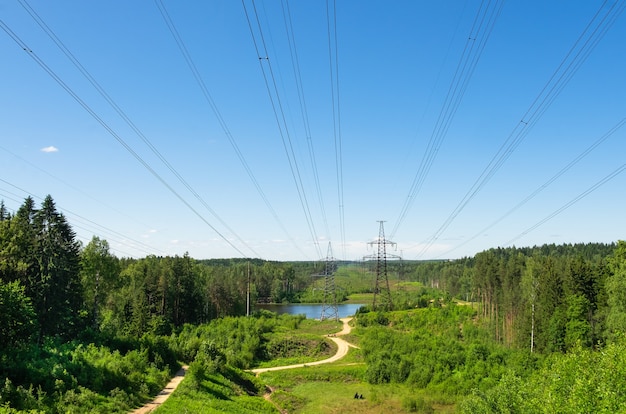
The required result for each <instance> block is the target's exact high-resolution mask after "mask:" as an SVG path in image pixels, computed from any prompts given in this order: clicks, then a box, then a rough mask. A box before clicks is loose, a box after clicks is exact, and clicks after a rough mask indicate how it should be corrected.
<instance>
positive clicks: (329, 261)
mask: <svg viewBox="0 0 626 414" xmlns="http://www.w3.org/2000/svg"><path fill="white" fill-rule="evenodd" d="M335 270H337V264H336V263H335V259H334V258H333V252H332V249H331V247H330V243H328V253H327V254H326V266H325V267H324V273H323V274H322V275H320V276H324V301H323V303H322V315H321V316H320V320H322V321H323V320H325V319H332V318H334V319H335V320H336V321H338V320H339V311H338V309H337V294H336V290H335Z"/></svg>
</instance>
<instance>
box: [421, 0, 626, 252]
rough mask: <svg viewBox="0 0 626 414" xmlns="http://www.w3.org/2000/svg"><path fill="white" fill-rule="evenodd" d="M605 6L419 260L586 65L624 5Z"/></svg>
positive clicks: (434, 235) (427, 245) (599, 10)
mask: <svg viewBox="0 0 626 414" xmlns="http://www.w3.org/2000/svg"><path fill="white" fill-rule="evenodd" d="M605 6H606V1H605V2H604V3H603V5H602V6H600V8H599V9H598V11H597V12H596V14H595V15H594V16H593V18H592V19H591V21H590V22H589V24H588V25H587V26H586V27H585V29H584V30H583V32H582V33H581V35H580V36H579V37H578V39H577V40H576V42H575V43H574V45H573V46H572V47H571V48H570V50H569V51H568V53H567V54H566V56H565V57H564V58H563V60H562V61H561V63H560V64H559V66H558V67H557V69H556V70H555V71H554V72H553V74H552V76H551V77H550V78H549V80H548V82H547V83H546V84H545V85H544V87H543V88H542V90H541V92H540V93H539V94H538V95H537V96H536V97H535V99H534V100H533V102H532V104H531V105H530V106H529V108H528V109H527V110H526V112H525V113H524V115H523V116H522V118H521V121H520V122H518V123H517V124H516V126H515V127H514V128H513V131H512V132H511V133H510V134H509V136H508V137H507V139H506V140H505V142H504V143H503V144H502V145H501V146H500V148H499V150H498V151H497V152H496V154H495V155H494V156H493V157H492V159H491V160H490V161H489V163H488V164H487V166H486V167H485V169H484V170H483V171H482V173H481V174H480V176H479V177H478V178H477V179H476V181H475V182H474V184H473V185H472V186H471V187H470V189H469V190H468V191H467V193H466V194H465V195H464V196H463V198H462V199H461V201H460V202H459V204H458V205H457V206H456V207H455V209H454V210H453V211H452V212H451V213H450V215H449V216H448V217H447V219H446V220H445V221H444V223H443V224H442V225H441V226H440V227H439V228H438V229H437V231H436V232H435V233H434V234H433V235H432V236H431V237H430V238H429V239H428V240H427V241H426V243H425V244H424V246H423V248H422V250H421V251H420V253H419V254H418V257H421V256H422V255H423V254H424V253H425V252H426V251H427V250H428V249H429V248H430V247H431V246H432V245H433V244H434V242H435V241H436V240H437V239H438V238H439V237H440V236H441V234H443V232H444V231H445V230H446V229H447V228H448V227H449V226H450V224H451V223H452V222H453V221H454V219H455V218H456V217H457V216H458V215H459V214H460V213H461V211H462V210H463V209H464V208H465V207H466V206H467V204H469V202H470V201H471V200H472V199H473V198H474V197H475V196H476V194H478V192H480V191H481V190H482V188H483V187H484V186H485V185H486V184H487V182H489V180H491V178H492V177H493V176H494V175H495V173H496V172H497V171H498V170H499V169H500V167H502V165H503V164H504V163H505V162H506V160H508V158H509V157H510V156H511V154H512V153H513V152H514V151H515V149H516V148H517V147H518V146H519V144H520V143H521V142H522V141H523V140H524V138H525V137H526V136H527V135H528V133H529V132H530V131H531V129H532V127H534V125H535V124H536V123H537V122H538V121H539V119H540V118H541V116H542V115H543V114H544V113H545V111H546V110H547V109H548V108H549V106H550V105H551V104H552V102H553V101H554V100H555V99H556V98H557V97H558V95H559V94H560V93H561V91H562V90H563V88H564V87H565V86H566V85H567V83H568V82H569V81H570V79H571V78H572V77H573V75H574V74H575V73H576V71H577V70H578V68H580V66H581V65H582V64H583V63H584V62H585V61H586V59H587V57H588V56H589V54H590V53H591V51H592V50H593V49H594V48H595V46H596V45H597V44H598V43H599V41H600V40H601V39H602V38H603V37H604V35H605V34H606V32H607V31H608V29H609V28H610V27H611V26H612V25H613V23H614V22H615V20H616V19H617V17H619V15H620V14H621V13H622V11H623V9H624V4H623V2H620V1H616V2H614V3H613V4H612V5H611V6H610V7H605ZM603 10H606V11H605V13H603V14H602V13H601V12H602V11H603Z"/></svg>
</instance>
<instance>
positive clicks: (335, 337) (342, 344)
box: [250, 318, 358, 375]
mask: <svg viewBox="0 0 626 414" xmlns="http://www.w3.org/2000/svg"><path fill="white" fill-rule="evenodd" d="M350 320H352V318H342V319H341V321H342V322H343V329H342V330H341V331H340V332H337V333H336V334H331V335H327V337H328V338H330V340H332V341H333V342H334V343H336V344H337V353H336V354H335V355H333V356H332V357H330V358H327V359H323V360H321V361H315V362H307V363H306V364H294V365H283V366H281V367H271V368H256V369H251V370H250V372H252V373H254V374H257V375H259V374H262V373H264V372H268V371H281V370H284V369H292V368H304V367H310V366H313V365H322V364H329V363H331V362H335V361H338V360H340V359H341V358H343V357H345V356H346V354H347V353H348V350H349V349H350V347H352V348H358V347H357V346H356V345H352V344H351V343H349V342H346V341H345V340H344V339H342V338H339V336H342V335H347V334H349V333H350V331H351V330H352V327H351V326H350V325H349V324H348V322H350Z"/></svg>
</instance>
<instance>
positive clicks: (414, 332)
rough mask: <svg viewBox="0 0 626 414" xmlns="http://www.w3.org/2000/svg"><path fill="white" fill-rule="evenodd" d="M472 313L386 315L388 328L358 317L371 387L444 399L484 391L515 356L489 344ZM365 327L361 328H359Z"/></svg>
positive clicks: (446, 308)
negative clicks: (391, 386) (405, 388)
mask: <svg viewBox="0 0 626 414" xmlns="http://www.w3.org/2000/svg"><path fill="white" fill-rule="evenodd" d="M475 315H476V311H475V310H473V309H472V308H470V307H468V306H460V305H454V303H447V304H444V305H443V306H441V307H429V308H423V309H416V310H413V311H401V312H390V313H387V314H386V318H387V319H388V323H387V324H386V325H385V326H382V325H380V324H378V323H372V321H376V319H377V318H378V317H379V316H378V315H376V312H370V313H366V314H362V315H361V314H360V315H359V316H358V323H359V332H360V335H361V342H360V345H361V349H362V352H363V357H364V359H365V361H366V363H367V369H366V373H365V379H366V380H367V381H368V382H369V383H371V384H386V383H399V384H410V385H411V386H414V387H418V388H427V389H431V390H434V391H436V392H438V393H442V394H444V395H446V394H447V395H452V396H455V395H465V394H467V393H469V392H470V391H471V390H472V389H474V388H479V389H489V388H490V387H492V386H494V385H495V383H496V382H497V381H498V380H499V378H500V377H501V376H502V375H503V373H504V372H505V367H506V366H507V364H508V363H509V360H513V356H514V355H515V354H516V352H514V351H512V350H509V349H507V348H505V347H503V346H501V345H499V344H497V343H496V342H494V341H492V340H485V338H486V337H487V338H488V337H489V335H488V334H486V333H485V331H486V328H485V327H481V326H479V325H476V322H475V320H474V318H475ZM363 321H365V323H363V324H362V322H363Z"/></svg>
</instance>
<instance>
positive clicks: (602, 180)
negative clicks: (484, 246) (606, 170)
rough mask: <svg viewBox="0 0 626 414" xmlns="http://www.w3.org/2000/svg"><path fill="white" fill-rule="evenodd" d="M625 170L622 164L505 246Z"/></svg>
mask: <svg viewBox="0 0 626 414" xmlns="http://www.w3.org/2000/svg"><path fill="white" fill-rule="evenodd" d="M624 170H626V164H622V165H621V166H620V167H618V168H617V169H615V170H614V171H613V172H611V173H610V174H608V175H607V176H605V177H604V178H602V179H601V180H600V181H598V182H596V183H595V184H594V185H592V186H591V187H589V188H587V189H586V190H585V191H583V192H582V193H580V194H579V195H577V196H576V197H574V198H573V199H572V200H570V201H569V202H567V203H566V204H564V205H563V206H561V207H560V208H558V209H557V210H555V211H553V212H552V213H550V214H549V215H548V216H546V217H545V218H543V219H542V220H540V221H539V222H537V223H536V224H534V225H533V226H531V227H529V228H527V229H526V230H524V231H523V232H521V233H520V234H518V235H517V236H515V237H513V238H512V239H511V240H509V241H508V242H506V243H504V246H509V245H511V244H512V243H513V242H514V241H516V240H518V239H520V238H522V237H523V236H525V235H527V234H528V233H530V232H531V231H533V230H535V229H536V228H537V227H539V226H541V225H543V224H545V223H546V222H547V221H549V220H551V219H553V218H554V217H556V216H558V215H559V214H561V213H562V212H563V211H565V210H567V209H568V208H570V207H571V206H572V205H574V204H576V203H577V202H579V201H580V200H582V199H583V198H585V197H587V196H588V195H589V194H591V193H592V192H594V191H595V190H597V189H598V188H600V187H601V186H603V185H604V184H606V183H607V182H609V181H611V180H612V179H614V178H615V177H617V176H618V175H619V174H620V173H621V172H622V171H624Z"/></svg>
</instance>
